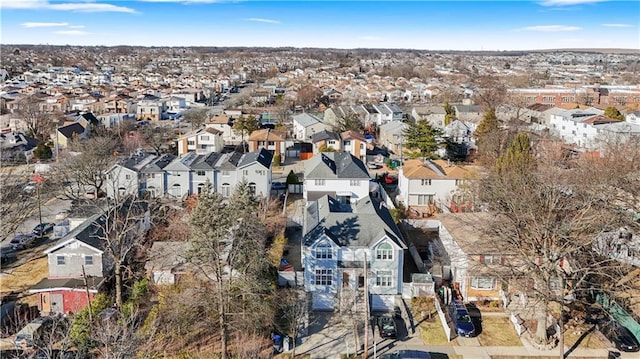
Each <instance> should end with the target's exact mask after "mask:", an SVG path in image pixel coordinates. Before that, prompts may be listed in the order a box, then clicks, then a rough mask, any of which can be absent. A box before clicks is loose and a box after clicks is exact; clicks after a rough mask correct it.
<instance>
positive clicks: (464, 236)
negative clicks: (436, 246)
mask: <svg viewBox="0 0 640 359" xmlns="http://www.w3.org/2000/svg"><path fill="white" fill-rule="evenodd" d="M493 216H494V215H493V214H492V213H489V212H471V213H438V214H437V215H436V218H435V219H437V220H439V221H440V223H441V224H442V225H443V226H444V227H445V228H446V229H447V231H448V232H449V233H450V234H451V236H452V237H453V239H454V240H455V241H456V243H457V244H458V246H460V248H461V249H462V250H463V251H464V252H465V253H466V254H468V255H469V254H491V253H492V252H496V254H497V253H499V252H500V250H501V249H499V248H495V243H493V245H491V244H492V242H493V241H492V240H491V237H490V236H489V235H488V234H487V233H491V232H490V231H491V227H490V226H491V224H492V223H493V221H491V220H490V219H491V218H493Z"/></svg>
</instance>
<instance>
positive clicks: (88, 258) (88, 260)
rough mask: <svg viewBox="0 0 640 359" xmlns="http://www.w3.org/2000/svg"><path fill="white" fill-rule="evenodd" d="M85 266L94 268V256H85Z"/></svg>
mask: <svg viewBox="0 0 640 359" xmlns="http://www.w3.org/2000/svg"><path fill="white" fill-rule="evenodd" d="M84 265H86V266H92V265H93V256H84Z"/></svg>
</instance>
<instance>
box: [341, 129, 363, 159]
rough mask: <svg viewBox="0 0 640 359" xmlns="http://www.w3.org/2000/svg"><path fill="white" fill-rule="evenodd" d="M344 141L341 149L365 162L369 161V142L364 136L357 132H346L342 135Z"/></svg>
mask: <svg viewBox="0 0 640 359" xmlns="http://www.w3.org/2000/svg"><path fill="white" fill-rule="evenodd" d="M340 139H341V140H342V142H341V146H340V149H341V150H342V151H344V152H348V153H351V154H352V155H353V156H354V157H356V158H358V159H360V160H361V161H363V162H366V160H367V140H366V139H365V138H364V135H362V134H361V133H358V132H355V131H345V132H343V133H341V134H340Z"/></svg>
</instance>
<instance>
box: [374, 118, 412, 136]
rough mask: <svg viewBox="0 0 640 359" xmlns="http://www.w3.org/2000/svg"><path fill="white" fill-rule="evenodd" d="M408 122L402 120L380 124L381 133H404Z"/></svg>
mask: <svg viewBox="0 0 640 359" xmlns="http://www.w3.org/2000/svg"><path fill="white" fill-rule="evenodd" d="M405 128H407V124H406V123H404V122H401V121H390V122H387V123H385V124H384V125H382V126H380V133H384V132H387V133H391V134H402V132H403V131H404V129H405Z"/></svg>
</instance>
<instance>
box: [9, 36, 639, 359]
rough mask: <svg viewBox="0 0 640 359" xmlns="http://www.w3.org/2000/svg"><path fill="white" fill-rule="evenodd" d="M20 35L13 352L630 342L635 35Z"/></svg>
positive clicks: (342, 350) (459, 352) (240, 353)
mask: <svg viewBox="0 0 640 359" xmlns="http://www.w3.org/2000/svg"><path fill="white" fill-rule="evenodd" d="M3 47H4V46H3ZM14 48H15V49H14ZM7 49H8V50H9V48H7ZM80 49H83V51H84V52H83V54H84V55H82V56H80ZM11 50H12V51H6V52H4V51H3V53H2V60H3V62H2V63H3V65H2V66H3V70H4V72H3V73H6V76H4V80H3V83H2V88H1V90H0V99H1V100H2V104H1V106H2V107H1V108H2V115H1V116H0V127H1V128H0V130H1V140H2V143H1V145H2V146H1V149H2V152H1V153H0V158H1V161H2V166H1V169H2V172H1V175H2V194H1V195H2V205H3V208H2V212H1V213H2V216H3V218H2V221H3V226H2V232H1V234H2V277H1V278H2V281H1V285H0V293H1V294H2V306H3V308H5V305H7V304H9V303H11V307H12V308H13V307H15V308H22V307H23V306H26V307H27V308H31V310H30V312H29V313H26V312H25V313H15V310H13V309H12V311H11V312H7V313H6V314H5V311H4V309H3V312H2V313H3V319H2V326H3V327H2V340H0V345H1V346H0V349H1V350H3V351H4V350H16V351H18V352H19V355H22V354H24V355H32V354H33V355H36V354H38V353H40V352H41V351H42V350H44V349H45V348H48V349H50V350H51V349H52V348H54V349H55V350H59V351H65V352H66V353H67V354H69V355H73V356H72V357H74V358H76V357H77V358H85V357H86V358H93V357H96V358H102V357H104V358H106V357H111V356H109V355H108V354H105V353H107V352H118V353H123V354H122V356H119V357H123V358H131V357H136V356H137V355H139V353H148V354H150V355H152V356H156V357H161V356H162V357H177V356H180V355H183V354H184V353H198V354H197V355H199V356H193V357H194V358H200V357H202V358H211V357H218V356H219V357H223V358H227V357H242V358H245V357H246V358H250V357H251V358H271V357H277V358H293V357H295V358H342V357H349V358H355V357H357V358H366V357H368V356H370V357H374V358H377V357H380V358H387V357H390V358H394V357H395V356H393V355H396V354H397V353H396V352H397V351H406V352H411V351H425V352H429V353H431V356H432V357H439V356H438V355H443V356H440V357H448V358H507V357H557V356H558V355H559V353H562V355H564V356H565V357H567V356H568V357H571V356H573V355H576V356H577V357H581V358H583V357H584V358H602V357H612V356H610V355H617V356H616V357H622V358H632V357H634V355H637V353H636V354H633V353H634V352H637V350H640V344H638V339H640V301H638V298H640V288H638V283H640V280H639V279H638V276H639V275H640V271H639V270H638V250H639V248H640V247H639V246H640V240H639V239H638V238H639V237H638V234H637V233H640V232H639V230H640V227H639V226H638V223H640V222H639V219H640V208H638V203H637V200H636V199H637V198H638V196H640V192H639V191H638V190H639V187H638V184H639V183H640V181H638V174H639V173H640V172H639V171H640V168H638V164H639V163H640V161H638V160H637V159H638V155H639V154H640V151H639V150H640V149H639V148H638V146H637V145H638V143H640V142H638V138H640V85H638V83H639V82H640V80H639V78H638V77H637V74H636V72H635V70H632V69H631V66H630V65H629V64H632V63H635V62H637V58H638V54H637V53H631V54H629V53H598V52H595V53H589V52H579V51H550V52H523V53H517V54H502V53H500V52H487V53H480V54H478V53H458V52H441V53H436V52H430V51H424V52H418V51H415V52H414V51H403V50H380V51H375V52H372V53H368V52H367V51H365V50H352V51H353V52H351V51H349V52H347V51H346V50H340V49H331V50H327V53H322V54H319V53H317V52H315V51H313V50H311V49H308V50H298V49H282V51H275V50H273V51H271V50H268V49H260V48H251V49H246V51H240V50H238V49H233V48H229V49H227V50H225V51H222V48H220V49H213V48H212V49H208V50H204V49H199V48H192V47H184V48H161V47H158V48H156V47H153V48H143V47H105V48H104V49H101V51H97V50H95V49H94V48H91V47H86V48H84V47H39V46H31V45H25V46H18V45H16V46H13V47H11ZM330 54H333V55H335V56H329V55H330ZM353 54H359V55H358V56H357V57H354V56H353ZM373 54H375V56H373ZM347 55H349V56H347ZM58 58H62V59H64V61H62V63H58V62H57V61H56V62H55V64H54V62H53V60H54V59H58ZM27 60H28V61H27ZM405 64H410V65H411V66H409V67H405ZM507 64H508V66H506V65H507ZM605 64H607V65H606V66H605ZM596 70H597V71H596ZM525 77H526V79H527V81H524V78H525ZM517 78H520V81H516V80H517ZM525 82H526V83H525ZM34 226H35V227H34ZM32 228H33V229H32ZM7 308H8V307H7ZM27 314H28V315H27ZM112 316H114V318H117V319H114V322H115V323H117V325H115V326H114V325H112V324H113V323H112V322H111V321H110V319H108V318H111V317H112ZM5 318H9V319H5ZM105 318H106V319H105ZM34 320H38V321H43V320H44V321H51V322H55V323H58V324H59V328H58V329H56V330H54V329H51V330H48V331H43V330H40V331H41V332H38V334H37V336H33V338H31V339H29V340H26V339H24V337H23V336H22V334H24V333H22V332H21V329H23V328H25V327H26V326H27V325H31V324H29V323H30V322H32V321H34ZM67 327H68V328H69V329H68V330H66V329H63V328H67ZM65 330H66V331H65ZM21 333H22V334H21ZM34 333H35V332H34ZM36 337H37V338H36ZM134 337H135V338H136V340H132V341H128V339H127V338H134ZM181 353H182V354H181ZM611 353H613V354H611ZM184 355H187V354H184ZM189 355H190V354H189ZM194 355H195V354H194ZM286 355H289V356H286ZM50 357H51V356H50ZM70 357H71V356H70ZM189 357H191V356H189Z"/></svg>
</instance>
